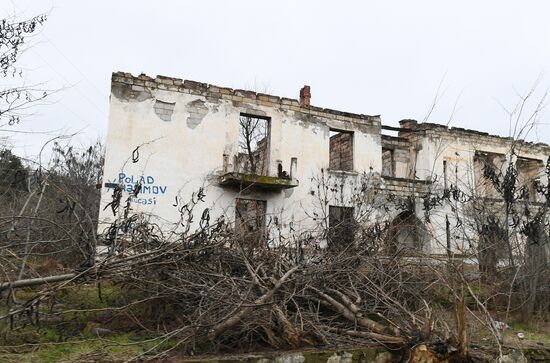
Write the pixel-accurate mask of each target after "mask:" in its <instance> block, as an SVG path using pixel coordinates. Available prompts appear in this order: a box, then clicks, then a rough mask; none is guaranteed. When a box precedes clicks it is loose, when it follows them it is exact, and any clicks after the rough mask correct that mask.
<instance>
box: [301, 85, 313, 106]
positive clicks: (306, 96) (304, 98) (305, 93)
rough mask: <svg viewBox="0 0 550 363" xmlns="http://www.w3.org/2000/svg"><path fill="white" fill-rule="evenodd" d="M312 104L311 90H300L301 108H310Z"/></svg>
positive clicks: (306, 88) (305, 87) (305, 88)
mask: <svg viewBox="0 0 550 363" xmlns="http://www.w3.org/2000/svg"><path fill="white" fill-rule="evenodd" d="M310 103H311V89H310V88H309V86H304V87H302V89H301V90H300V106H309V105H310Z"/></svg>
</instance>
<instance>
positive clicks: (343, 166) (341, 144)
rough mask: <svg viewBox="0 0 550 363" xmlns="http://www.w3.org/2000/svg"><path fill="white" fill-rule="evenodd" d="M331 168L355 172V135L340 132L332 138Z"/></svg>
mask: <svg viewBox="0 0 550 363" xmlns="http://www.w3.org/2000/svg"><path fill="white" fill-rule="evenodd" d="M329 168H330V169H332V170H342V171H353V133H351V132H340V133H338V134H336V135H333V136H331V137H330V157H329Z"/></svg>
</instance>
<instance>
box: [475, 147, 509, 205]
mask: <svg viewBox="0 0 550 363" xmlns="http://www.w3.org/2000/svg"><path fill="white" fill-rule="evenodd" d="M497 157H498V158H500V162H501V165H500V167H499V166H498V165H496V164H495V158H497ZM505 163H506V155H504V154H501V153H495V152H490V151H482V150H475V152H474V157H473V167H474V185H475V190H476V193H480V194H483V196H484V197H485V198H492V199H501V198H502V196H501V195H500V193H499V192H498V190H497V188H496V187H495V185H494V184H493V182H492V181H491V180H490V179H488V178H486V177H485V168H486V167H491V168H493V170H494V171H495V173H497V175H501V174H502V168H503V166H504V165H505Z"/></svg>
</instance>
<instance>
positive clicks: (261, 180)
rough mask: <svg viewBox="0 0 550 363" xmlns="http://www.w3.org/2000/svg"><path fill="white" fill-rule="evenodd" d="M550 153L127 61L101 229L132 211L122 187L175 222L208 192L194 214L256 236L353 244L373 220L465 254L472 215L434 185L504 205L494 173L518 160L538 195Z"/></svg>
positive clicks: (148, 211) (115, 96) (428, 246)
mask: <svg viewBox="0 0 550 363" xmlns="http://www.w3.org/2000/svg"><path fill="white" fill-rule="evenodd" d="M511 147H513V148H514V153H512V154H511V153H510V149H511ZM549 155H550V147H549V146H548V145H545V144H532V143H527V142H523V141H514V140H513V139H511V138H505V137H499V136H494V135H489V134H486V133H482V132H477V131H472V130H465V129H460V128H449V127H447V126H443V125H437V124H428V123H417V122H416V121H414V120H403V121H401V122H400V127H398V128H394V127H387V126H383V125H382V123H381V119H380V116H369V115H362V114H354V113H349V112H342V111H336V110H332V109H327V108H320V107H315V106H313V105H312V104H311V91H310V88H309V87H308V86H304V88H302V90H301V91H300V96H299V100H295V99H288V98H281V97H278V96H273V95H267V94H260V93H255V92H251V91H246V90H238V89H229V88H223V87H218V86H214V85H211V84H205V83H198V82H193V81H187V80H186V81H183V80H181V79H176V78H168V77H162V76H157V77H156V78H151V77H148V76H146V75H140V76H133V75H131V74H128V73H120V72H119V73H114V74H113V76H112V85H111V97H110V116H109V131H108V136H107V146H106V158H105V169H104V185H103V189H102V208H101V213H100V223H101V224H100V230H101V229H102V228H105V227H106V226H107V225H109V224H110V223H112V222H113V221H114V220H115V219H116V218H118V217H120V216H122V214H123V213H124V208H122V207H121V208H119V209H118V210H116V211H114V213H113V210H112V208H105V207H106V206H108V203H110V202H111V201H112V198H113V191H114V190H115V188H117V186H118V188H120V189H121V190H122V201H124V200H126V198H127V197H129V198H130V199H129V200H130V201H131V203H130V206H131V209H132V212H140V213H143V214H144V215H146V216H150V217H151V219H152V220H154V221H155V223H158V224H161V225H163V226H164V227H163V228H164V229H165V230H167V231H176V230H177V228H178V224H179V222H180V221H181V218H182V213H183V211H185V209H186V208H188V207H189V205H190V204H189V201H190V200H191V198H195V199H196V198H198V197H197V193H198V191H199V190H202V192H201V195H200V199H201V206H200V208H199V210H197V211H196V213H197V214H198V216H197V218H196V219H197V220H198V219H199V218H198V217H200V214H201V213H202V212H203V210H204V209H206V208H208V211H209V216H210V219H211V220H214V219H216V218H218V217H220V216H224V217H225V219H226V221H228V223H233V224H234V227H235V230H236V231H237V232H238V233H241V234H242V235H243V238H248V239H250V240H251V241H252V242H253V243H263V242H265V241H267V242H268V243H280V242H281V238H283V239H284V237H281V236H288V235H289V234H290V233H298V231H316V230H319V228H321V227H327V226H328V227H331V228H330V232H329V233H325V234H323V235H322V236H323V238H324V239H325V243H328V244H329V245H330V243H331V241H333V240H341V241H344V242H346V243H349V242H351V240H352V239H353V238H354V234H355V232H354V230H353V228H349V226H352V225H354V224H355V223H357V219H358V218H363V220H367V221H370V222H375V221H380V222H381V225H382V224H383V225H385V226H388V225H389V226H395V228H394V229H393V230H392V231H391V232H390V237H391V239H392V240H394V241H396V243H398V244H401V245H404V246H407V247H408V248H411V249H413V250H414V249H418V250H422V251H428V252H431V253H435V254H438V253H448V252H450V251H452V252H453V253H455V252H456V253H459V252H460V251H462V250H463V249H464V248H468V246H467V245H468V243H470V242H471V241H470V240H469V237H468V232H467V231H466V232H464V230H461V231H462V232H461V233H458V232H457V231H458V230H457V226H459V225H460V224H461V223H462V222H461V221H460V218H459V217H457V213H456V208H454V207H453V206H452V203H448V204H444V203H442V202H441V198H439V199H438V197H431V196H441V195H444V194H445V192H446V191H449V190H454V193H455V194H457V193H458V192H457V189H460V190H461V193H463V194H464V193H466V191H471V192H472V193H477V194H478V195H481V196H482V197H483V198H486V199H485V200H487V201H494V203H498V201H499V200H500V199H501V196H500V195H499V193H498V191H497V190H494V189H495V185H494V184H491V182H490V180H491V179H490V175H489V174H490V171H494V172H495V173H498V172H502V171H505V170H506V167H507V165H509V163H510V162H513V163H516V165H517V168H518V180H519V182H520V183H521V185H522V188H523V189H522V190H524V191H525V198H527V199H529V201H530V202H532V203H536V202H537V199H538V198H540V196H539V195H538V194H537V193H536V186H537V185H540V184H541V183H542V184H544V183H546V182H547V180H546V176H545V173H544V170H545V164H546V160H547V158H548V156H549ZM136 188H139V193H137V192H136ZM367 191H368V192H367ZM202 194H204V196H202ZM365 195H368V197H365ZM499 198H500V199H499ZM448 199H449V198H448ZM449 200H453V199H452V198H451V199H449ZM454 200H455V202H457V203H458V201H460V198H455V199H454ZM430 203H431V204H433V205H431V206H430ZM121 204H122V203H121ZM369 206H376V208H370V207H369ZM369 208H370V209H369ZM430 209H431V210H432V213H431V214H430V215H428V213H427V211H428V210H430ZM474 213H476V212H474ZM365 216H366V217H365ZM193 223H195V224H196V223H198V222H197V221H194V222H193ZM449 225H450V226H451V227H449ZM469 228H470V227H469ZM472 228H473V227H472ZM101 231H102V230H101Z"/></svg>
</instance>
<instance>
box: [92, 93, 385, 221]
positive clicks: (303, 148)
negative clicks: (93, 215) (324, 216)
mask: <svg viewBox="0 0 550 363" xmlns="http://www.w3.org/2000/svg"><path fill="white" fill-rule="evenodd" d="M150 92H151V97H150V98H146V99H144V100H141V101H138V100H137V99H135V98H125V97H122V96H120V95H118V94H117V93H116V92H115V93H112V94H111V98H110V115H109V130H108V135H107V146H106V157H105V168H104V183H123V184H124V185H125V187H126V188H127V189H128V188H130V189H131V185H132V184H133V183H135V182H136V181H137V180H138V179H140V178H141V177H142V176H143V177H145V178H144V180H145V183H144V185H143V186H144V187H150V188H151V190H150V191H146V192H145V193H141V194H140V195H139V197H138V199H139V202H138V203H136V202H133V203H131V206H132V209H133V210H132V212H141V213H146V214H150V215H151V218H152V219H153V220H155V221H156V222H159V223H161V224H162V226H163V229H165V230H167V231H169V230H171V229H173V228H175V227H176V226H177V223H178V221H179V218H180V213H179V208H181V206H182V205H183V204H185V203H187V202H188V201H189V200H190V197H191V195H192V193H193V192H196V191H198V189H199V188H200V187H205V188H206V190H205V194H206V197H205V202H204V203H201V204H200V205H199V206H198V207H197V210H196V213H195V223H198V219H199V217H200V215H201V214H202V211H203V209H204V208H211V217H212V218H213V219H214V218H217V217H219V216H221V215H226V216H227V219H228V220H233V219H234V204H235V198H236V197H243V198H254V199H262V200H266V201H267V214H268V218H270V217H274V216H277V217H278V219H279V222H280V223H282V224H283V227H284V228H288V223H289V221H293V223H294V227H295V228H296V227H299V228H312V227H314V225H315V224H314V222H313V221H312V220H311V219H309V218H308V217H307V213H308V212H309V213H311V212H312V209H313V208H315V203H314V200H313V199H314V198H312V196H311V195H310V191H311V189H312V187H313V185H312V184H311V183H312V182H311V178H312V177H315V176H318V175H319V174H320V171H321V169H322V168H324V169H325V170H326V168H327V167H328V163H329V128H331V127H333V128H339V129H345V130H352V131H354V169H355V171H357V172H363V171H367V172H368V171H371V170H372V171H375V172H380V170H381V156H380V155H381V149H380V135H379V133H378V134H372V133H366V132H363V131H360V130H359V128H360V127H358V126H357V125H351V124H350V123H349V122H343V121H339V120H336V119H335V118H336V116H335V117H334V119H331V118H325V117H322V116H315V117H312V118H310V119H304V116H303V114H301V113H298V112H295V111H292V110H288V109H283V108H276V107H267V106H261V105H247V104H246V102H243V103H242V106H241V107H236V106H234V104H233V103H232V102H231V101H229V100H224V99H220V100H206V99H205V98H204V97H203V96H198V95H191V94H187V93H181V92H176V91H167V90H158V89H153V90H150ZM156 99H158V100H160V101H163V102H175V108H174V113H173V115H172V119H171V121H163V120H161V119H160V117H159V116H157V115H156V114H155V112H154V109H153V105H154V102H155V100H156ZM196 100H202V101H204V102H205V103H204V105H205V106H206V107H207V108H208V113H206V115H205V116H204V118H203V119H202V120H201V121H200V123H198V125H196V126H195V127H191V126H190V125H188V122H187V119H188V117H189V116H190V112H189V106H188V105H189V104H190V103H191V102H193V101H196ZM241 113H254V114H258V115H265V116H267V117H269V118H270V120H271V121H270V133H271V139H270V156H269V160H270V168H269V169H270V175H276V172H277V165H276V160H281V161H282V163H283V167H284V169H285V170H287V171H289V170H290V159H291V158H292V157H297V159H298V167H297V175H294V177H295V178H297V179H298V180H299V186H298V187H296V188H293V189H287V190H284V191H277V192H258V191H250V192H246V193H244V194H242V195H239V194H238V192H237V191H235V190H233V189H229V188H222V187H219V186H218V185H217V179H216V176H217V175H219V174H220V173H221V171H222V167H223V155H224V153H225V154H228V155H229V161H230V162H231V163H232V162H233V156H234V155H235V154H236V152H237V147H238V135H239V116H240V114H241ZM359 126H361V125H359ZM363 129H364V127H363ZM138 146H139V148H138V152H139V160H138V161H137V162H135V163H134V162H133V161H132V152H133V151H134V150H135V149H136V147H138ZM122 174H124V175H125V176H126V177H127V178H130V179H128V180H126V179H123V180H120V179H119V175H122ZM132 177H133V181H132V180H131V178H132ZM148 177H149V178H148ZM350 177H351V178H353V177H354V176H350ZM148 181H149V182H151V183H147V182H148ZM153 186H154V187H156V188H155V189H154V191H156V192H157V193H154V192H153V189H152V188H153ZM112 192H113V190H112V189H109V188H106V187H103V188H102V196H101V198H102V200H101V205H102V208H101V211H100V228H99V231H100V232H102V231H103V230H104V229H105V228H106V227H107V226H108V225H109V224H110V223H112V222H113V221H114V219H115V218H116V217H117V216H114V215H113V213H112V211H111V210H110V208H107V209H105V210H104V208H105V206H107V204H108V203H109V202H110V201H111V200H112V198H111V195H112ZM129 194H130V193H129V192H128V191H125V192H124V195H123V198H122V200H121V207H120V208H119V211H118V216H120V215H121V214H122V212H123V206H124V201H125V200H126V198H127V197H128V195H129ZM143 203H147V204H143Z"/></svg>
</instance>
